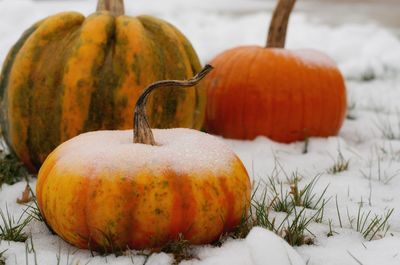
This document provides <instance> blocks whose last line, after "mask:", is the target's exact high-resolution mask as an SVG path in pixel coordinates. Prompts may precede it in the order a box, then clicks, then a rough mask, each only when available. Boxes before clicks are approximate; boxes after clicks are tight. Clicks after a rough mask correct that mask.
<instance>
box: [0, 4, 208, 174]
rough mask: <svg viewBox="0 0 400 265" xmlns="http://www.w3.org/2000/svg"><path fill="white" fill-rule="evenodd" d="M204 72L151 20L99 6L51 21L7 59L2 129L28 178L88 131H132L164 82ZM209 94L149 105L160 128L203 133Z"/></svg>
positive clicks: (165, 97)
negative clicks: (143, 102)
mask: <svg viewBox="0 0 400 265" xmlns="http://www.w3.org/2000/svg"><path fill="white" fill-rule="evenodd" d="M200 69H201V65H200V63H199V60H198V57H197V55H196V53H195V51H194V50H193V48H192V46H191V44H190V43H189V41H188V40H187V39H186V38H185V37H184V36H183V35H182V33H180V32H179V31H178V30H177V29H176V28H175V27H174V26H172V25H170V24H168V23H167V22H165V21H163V20H160V19H158V18H154V17H150V16H138V17H130V16H126V15H124V5H123V1H122V0H99V2H98V8H97V12H95V13H94V14H92V15H90V16H88V17H87V18H85V17H84V16H83V15H81V14H79V13H76V12H65V13H60V14H56V15H54V16H50V17H48V18H46V19H43V20H42V21H39V22H37V23H36V24H34V25H33V26H32V27H31V28H30V29H28V30H27V31H26V32H25V33H24V34H23V35H22V37H21V38H20V40H19V41H18V42H17V43H16V44H15V45H14V47H13V48H12V49H11V51H10V52H9V54H8V57H7V58H6V60H5V62H4V66H3V70H2V73H1V78H0V95H1V96H0V97H1V106H0V109H1V112H2V113H1V115H0V116H1V117H2V118H1V128H2V132H3V135H4V137H5V139H6V141H7V143H8V145H9V146H10V148H11V149H12V150H13V151H14V153H15V154H16V155H17V156H18V157H19V158H20V159H21V160H22V161H23V162H24V163H25V165H26V166H27V167H28V168H29V170H30V171H31V172H36V171H37V169H38V168H39V167H40V165H41V164H42V162H43V161H44V159H45V158H46V157H47V155H48V154H49V153H50V152H51V151H52V150H53V149H54V148H55V147H56V146H58V145H59V144H60V143H62V142H64V141H66V140H68V139H70V138H72V137H74V136H76V135H78V134H80V133H82V132H86V131H93V130H99V129H129V128H131V120H130V118H129V117H130V111H131V109H130V108H131V106H133V105H134V104H135V103H136V100H137V99H138V97H139V95H140V94H141V92H142V91H143V89H144V88H145V87H146V86H147V85H148V84H150V83H152V82H154V81H156V80H161V79H171V78H173V79H175V78H177V79H185V78H189V77H191V76H192V75H193V74H194V73H196V72H198V71H199V70H200ZM205 93H206V92H205V90H204V89H202V88H201V86H197V87H196V88H191V89H189V90H182V89H178V88H177V89H171V90H168V91H158V92H156V93H155V94H154V95H152V97H151V98H150V99H149V103H148V104H147V107H148V111H149V122H150V124H151V125H152V126H153V127H156V128H169V127H187V128H195V129H199V128H201V126H202V123H203V120H204V115H205V113H204V112H205Z"/></svg>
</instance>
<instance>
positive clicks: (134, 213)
mask: <svg viewBox="0 0 400 265" xmlns="http://www.w3.org/2000/svg"><path fill="white" fill-rule="evenodd" d="M209 70H210V68H205V70H204V71H202V73H201V75H199V76H197V77H195V78H194V79H193V80H189V81H187V82H179V81H178V82H176V81H172V82H173V84H174V85H176V86H182V85H183V84H186V87H187V86H189V85H193V84H195V83H197V82H199V81H200V80H201V78H202V77H204V75H205V74H206V73H207V71H209ZM169 84H171V81H168V82H167V83H163V84H161V85H162V86H160V84H155V85H153V86H150V87H149V89H148V90H147V91H149V92H151V91H152V89H153V88H155V87H157V88H161V87H163V88H164V89H165V88H167V87H169ZM143 95H145V93H144V94H143ZM145 97H147V95H145V96H144V97H140V98H139V100H138V104H137V110H138V111H135V120H137V121H138V122H137V123H135V127H134V142H132V131H97V132H89V133H85V134H82V135H79V136H77V137H74V138H72V139H71V140H69V141H67V142H65V143H63V144H61V145H60V146H59V147H58V148H56V149H55V151H53V152H52V153H51V154H50V155H49V156H48V158H47V159H46V161H45V162H44V164H43V166H42V167H41V169H40V171H39V175H38V181H37V185H36V194H37V201H38V205H39V208H40V210H41V213H42V214H43V216H44V218H45V220H46V222H47V223H48V225H49V226H50V227H51V228H52V229H53V230H54V231H55V232H56V233H57V234H58V235H60V236H61V237H62V238H63V239H65V240H66V241H68V242H69V243H71V244H73V245H75V246H77V247H80V248H89V249H93V250H101V251H115V250H123V249H125V248H126V247H129V248H130V249H144V248H161V247H163V246H165V244H167V243H169V242H172V241H175V240H178V239H179V238H180V237H183V238H184V239H185V240H188V241H189V242H190V243H192V244H204V243H210V242H213V241H214V240H216V239H218V238H219V237H220V235H221V234H222V233H223V232H227V231H231V230H233V229H234V228H235V227H236V226H237V225H238V224H239V223H240V222H241V220H242V217H243V215H244V214H246V211H247V210H248V209H249V204H250V190H251V185H250V181H249V177H248V174H247V172H246V169H245V168H244V166H243V164H242V162H241V161H240V159H239V158H238V157H237V156H236V155H235V154H234V153H233V152H232V151H231V150H230V148H229V146H227V145H226V144H225V143H223V142H222V141H220V140H219V139H218V138H216V137H214V136H211V135H208V134H206V133H202V132H199V131H195V130H190V129H182V128H179V129H168V130H165V129H164V130H160V129H155V130H151V129H150V128H149V127H148V125H147V122H146V116H145V115H144V111H143V108H144V105H145V104H146V99H145ZM142 99H143V100H142ZM153 133H154V136H153Z"/></svg>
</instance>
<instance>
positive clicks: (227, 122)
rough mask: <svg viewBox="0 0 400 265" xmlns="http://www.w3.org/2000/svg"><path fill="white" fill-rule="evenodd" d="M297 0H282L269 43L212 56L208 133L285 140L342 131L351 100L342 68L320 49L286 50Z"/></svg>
mask: <svg viewBox="0 0 400 265" xmlns="http://www.w3.org/2000/svg"><path fill="white" fill-rule="evenodd" d="M294 3H295V0H279V2H278V5H277V8H276V9H275V12H274V14H273V19H272V22H271V26H270V31H269V36H268V44H267V47H258V46H245V47H238V48H234V49H231V50H228V51H226V52H224V53H222V54H220V55H218V56H217V57H216V58H215V59H214V60H212V62H211V64H212V65H214V67H215V71H213V73H211V74H210V75H209V76H208V77H207V78H206V87H207V95H208V98H207V107H206V121H205V124H206V125H205V126H206V129H207V131H208V132H210V133H214V134H218V135H223V136H224V137H228V138H237V139H253V138H255V137H256V136H258V135H264V136H267V137H270V138H271V139H273V140H276V141H280V142H285V143H289V142H292V141H297V140H303V139H305V138H306V137H310V136H322V137H325V136H331V135H336V134H337V133H338V131H339V129H340V128H341V125H342V123H343V121H344V117H345V113H346V104H347V103H346V89H345V84H344V80H343V77H342V75H341V73H340V71H339V69H338V68H337V66H336V65H335V63H334V62H333V61H332V60H331V59H330V58H329V57H328V56H327V55H325V54H323V53H321V52H318V51H314V50H298V51H296V50H295V51H291V50H287V49H284V48H283V47H284V43H285V36H286V27H287V24H288V19H289V15H290V12H291V10H292V8H293V6H294Z"/></svg>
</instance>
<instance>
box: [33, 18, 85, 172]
mask: <svg viewBox="0 0 400 265" xmlns="http://www.w3.org/2000/svg"><path fill="white" fill-rule="evenodd" d="M79 27H80V25H75V26H74V27H71V28H69V29H66V30H65V31H61V30H60V31H58V32H57V34H56V35H53V36H52V37H53V38H54V39H53V40H52V41H51V42H50V43H49V44H48V45H46V47H45V48H43V49H42V52H41V55H40V59H39V60H37V63H36V67H35V68H34V69H33V71H32V75H33V76H34V77H35V80H36V81H35V82H34V83H33V84H32V88H31V90H32V91H31V93H32V94H31V96H32V97H33V98H38V99H41V100H36V101H31V107H30V109H31V110H30V115H29V117H28V120H29V124H30V126H29V127H28V131H27V133H28V139H27V147H28V152H29V157H30V158H31V162H32V164H33V165H34V167H36V168H39V167H40V165H41V161H44V159H45V158H46V156H47V154H49V153H50V152H51V151H53V150H54V148H55V147H56V146H57V143H59V142H60V140H61V139H60V134H61V132H60V126H58V125H59V124H60V123H61V104H60V102H62V98H63V93H64V87H63V86H62V84H61V80H62V78H63V70H64V69H63V68H62V67H57V65H64V63H65V61H66V59H67V58H68V56H69V51H70V49H68V48H69V46H71V45H72V44H73V43H74V41H75V40H76V39H77V37H78V34H79ZM59 49H61V50H62V51H64V52H62V53H59V52H57V50H59ZM49 112H50V113H52V114H53V115H41V114H42V113H49Z"/></svg>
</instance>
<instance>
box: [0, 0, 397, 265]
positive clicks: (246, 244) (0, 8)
mask: <svg viewBox="0 0 400 265" xmlns="http://www.w3.org/2000/svg"><path fill="white" fill-rule="evenodd" d="M125 2H129V5H127V7H126V8H127V13H128V14H132V15H135V14H142V13H146V14H152V15H156V16H158V17H161V18H164V19H166V20H168V21H170V22H172V23H173V24H175V25H176V26H177V27H178V28H180V29H181V30H182V31H183V32H184V33H185V35H186V36H187V37H188V38H189V39H190V40H191V41H192V43H193V45H194V47H195V48H196V50H197V51H198V54H199V56H200V58H201V60H202V62H203V63H206V62H207V61H209V60H210V59H212V58H213V57H214V56H215V55H216V54H218V53H219V52H221V51H223V50H225V49H228V48H231V47H234V46H237V45H243V44H260V45H263V44H264V42H265V38H266V30H267V24H268V22H269V19H270V12H269V10H270V9H271V7H272V6H273V4H272V3H271V2H269V1H257V0H234V1H232V0H218V1H215V0H203V1H197V0H185V1H180V0H168V1H167V0H154V1H146V0H136V1H125ZM94 6H95V1H36V2H33V1H25V0H3V1H0V36H1V38H0V62H2V61H3V60H4V58H5V56H6V53H7V51H8V49H9V48H10V46H11V45H12V44H13V42H15V41H16V39H17V38H18V36H19V35H20V34H21V33H22V31H23V30H24V29H26V28H27V27H28V26H29V25H30V24H32V23H33V22H34V21H36V20H38V19H40V18H43V17H45V16H46V15H49V14H53V13H55V12H59V11H65V10H76V11H81V12H83V13H84V14H89V13H90V12H91V11H92V10H93V9H94ZM338 17H339V16H338ZM315 21H316V20H315V18H313V17H310V13H302V12H295V13H294V14H293V16H292V19H291V21H290V27H289V32H288V40H287V46H288V48H315V49H319V50H322V51H324V52H326V53H327V54H328V55H330V56H331V57H332V58H333V59H335V60H336V62H337V63H338V65H339V68H340V69H341V70H342V72H343V74H344V76H345V77H346V80H347V81H346V83H347V89H348V98H349V106H351V107H350V108H349V116H350V117H351V119H346V121H345V123H344V126H343V128H342V130H341V131H340V134H339V136H338V137H331V138H328V139H319V138H312V139H310V141H309V145H308V153H306V154H303V149H304V143H303V142H299V143H293V144H289V145H284V144H279V143H276V142H273V141H271V140H269V139H266V138H264V137H259V138H257V139H255V140H254V141H236V140H226V142H227V143H229V144H230V145H231V146H232V147H233V149H234V150H235V151H236V152H237V154H238V155H239V156H240V158H241V159H242V161H243V162H244V164H245V165H246V168H247V169H248V172H249V173H250V175H251V177H252V179H253V180H254V181H255V182H258V181H260V180H267V178H268V177H269V176H271V175H273V176H274V177H275V178H277V179H280V180H282V181H283V182H285V181H286V175H290V174H291V173H292V172H297V173H298V174H299V175H301V176H302V178H301V181H300V184H299V185H300V186H301V187H302V186H304V185H306V184H307V183H309V182H310V181H311V180H312V179H313V178H314V177H315V176H317V175H320V177H319V179H318V182H317V184H316V187H315V192H316V193H317V194H318V193H321V192H322V191H323V190H324V189H325V188H326V186H327V185H329V186H328V188H327V191H326V194H325V196H324V197H325V198H326V199H329V198H330V200H329V201H328V202H327V204H326V206H325V210H324V216H323V219H322V222H321V223H312V224H311V225H310V227H309V230H310V231H311V232H312V233H313V234H314V236H315V240H314V244H313V245H310V246H309V245H304V246H301V247H296V248H295V251H297V252H298V253H299V254H300V256H301V257H302V258H303V260H304V261H306V262H308V264H310V265H321V264H323V265H329V264H332V265H333V264H335V265H353V264H364V265H367V264H385V265H391V264H393V265H395V264H396V265H398V264H400V192H399V189H400V108H399V105H398V102H399V101H400V40H399V39H398V38H397V37H396V33H394V32H393V31H390V30H388V29H386V28H385V27H383V26H381V25H379V24H376V23H375V22H372V21H371V22H365V23H362V24H348V23H346V24H343V25H342V24H340V23H339V22H337V23H335V25H334V26H333V25H328V24H321V23H316V22H315ZM338 21H339V20H338ZM339 152H340V153H341V154H342V155H343V157H344V159H345V160H349V161H350V162H349V168H348V170H346V171H344V172H341V173H338V174H330V173H328V169H329V168H330V167H331V166H332V165H333V164H334V163H335V161H337V160H338V154H339ZM277 164H278V165H279V166H278V169H279V174H278V173H276V170H275V171H274V169H276V165H277ZM34 184H35V183H34V181H33V182H32V184H31V185H32V186H33V187H34ZM24 185H25V184H24V183H17V184H15V185H13V186H7V185H4V186H3V187H2V188H1V189H0V207H1V208H2V209H3V210H4V209H5V207H6V205H7V207H8V209H9V211H10V212H11V213H12V214H13V215H14V216H15V217H16V218H17V217H18V216H19V214H20V212H21V210H22V209H23V207H22V206H20V205H17V204H16V203H15V200H16V197H17V196H18V195H19V194H20V192H21V191H22V190H23V189H24ZM285 187H286V188H288V185H286V184H285ZM336 202H337V203H336ZM360 207H361V208H360ZM359 209H361V213H365V214H367V213H368V212H369V211H371V215H370V216H369V219H371V218H373V217H374V216H375V214H376V215H378V216H381V215H383V214H385V213H386V212H387V211H388V210H390V209H394V212H393V214H392V215H391V217H390V219H389V224H390V228H389V231H388V233H387V234H386V237H383V235H381V234H379V233H378V235H376V236H375V237H374V239H373V240H372V241H369V240H367V239H365V238H363V236H362V235H361V233H359V232H357V231H356V230H357V228H356V226H357V215H358V211H359ZM339 216H340V219H339ZM330 223H331V227H332V230H333V231H334V232H333V236H330V237H328V236H327V234H328V233H329V232H330V226H329V224H330ZM29 229H30V232H31V233H32V240H33V242H34V246H35V250H36V256H37V257H36V258H37V264H49V265H52V264H57V256H58V255H60V256H61V262H60V264H73V265H75V264H77V262H78V261H79V264H87V262H89V264H96V265H97V264H107V263H108V264H142V263H143V261H144V257H143V256H140V255H127V256H121V257H118V258H116V257H113V256H108V257H100V256H97V257H94V258H92V257H91V254H90V252H88V251H83V250H76V249H75V248H74V247H72V246H69V245H68V244H66V243H65V242H63V241H62V240H60V239H59V238H58V237H57V236H54V235H51V233H50V232H49V231H48V230H47V228H46V227H45V226H44V225H43V224H41V223H32V224H31V225H30V226H29ZM314 236H312V237H314ZM274 240H277V239H275V238H273V237H271V236H270V235H269V234H268V232H265V231H263V230H260V229H254V230H253V231H252V233H250V235H249V236H248V237H247V238H246V239H245V240H230V241H229V242H227V243H225V244H224V245H223V246H222V247H221V248H217V247H211V246H204V247H199V248H197V249H196V253H197V257H198V259H196V260H192V261H185V262H183V264H186V265H187V264H207V265H208V264H249V265H250V264H276V265H279V264H281V263H278V261H277V260H274V258H276V259H279V258H280V257H277V255H276V253H282V252H279V251H282V249H280V250H279V247H277V246H278V245H279V246H284V247H283V249H286V246H285V245H280V244H281V243H276V244H275V243H274V242H278V241H274ZM279 242H280V241H279ZM29 244H30V243H29V242H28V245H29ZM3 250H7V251H6V252H5V253H4V256H5V257H6V258H7V263H6V264H35V261H34V260H35V257H34V254H33V253H28V258H26V257H25V251H26V246H25V244H24V243H14V242H5V241H3V242H1V243H0V253H1V252H2V251H3ZM289 252H290V250H289ZM295 256H296V255H295V254H293V253H292V257H293V259H296V257H295ZM27 259H28V260H29V263H26V260H27ZM67 259H69V261H67ZM172 262H173V260H172V258H171V256H169V255H167V254H165V253H160V254H154V255H153V256H151V257H150V258H149V259H148V260H147V263H146V264H160V265H161V264H171V263H172ZM286 262H288V261H287V260H286ZM292 262H293V264H297V263H296V261H294V260H293V261H292ZM282 264H286V263H284V262H283V263H282ZM288 264H290V263H288ZM299 264H301V263H299Z"/></svg>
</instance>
